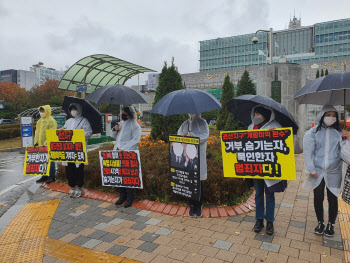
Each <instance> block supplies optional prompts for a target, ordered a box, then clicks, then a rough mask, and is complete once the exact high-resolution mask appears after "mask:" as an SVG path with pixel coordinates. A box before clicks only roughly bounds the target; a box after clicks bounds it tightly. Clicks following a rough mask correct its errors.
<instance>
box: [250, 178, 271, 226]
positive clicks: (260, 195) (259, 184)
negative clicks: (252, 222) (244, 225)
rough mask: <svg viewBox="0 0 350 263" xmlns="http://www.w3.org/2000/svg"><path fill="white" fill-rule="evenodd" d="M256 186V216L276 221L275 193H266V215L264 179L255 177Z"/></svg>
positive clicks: (268, 220)
mask: <svg viewBox="0 0 350 263" xmlns="http://www.w3.org/2000/svg"><path fill="white" fill-rule="evenodd" d="M253 181H254V188H255V206H256V208H255V218H256V219H266V221H267V222H273V221H275V194H274V193H272V194H266V215H265V206H264V205H265V200H264V194H265V191H264V188H265V183H264V180H262V179H254V180H253Z"/></svg>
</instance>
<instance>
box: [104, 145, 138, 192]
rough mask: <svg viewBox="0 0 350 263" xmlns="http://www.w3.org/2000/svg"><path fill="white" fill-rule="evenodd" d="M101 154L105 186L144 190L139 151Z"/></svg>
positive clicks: (105, 152)
mask: <svg viewBox="0 0 350 263" xmlns="http://www.w3.org/2000/svg"><path fill="white" fill-rule="evenodd" d="M99 153H100V166H101V175H102V185H103V186H112V187H128V188H143V184H142V172H141V161H140V152H139V151H138V150H137V151H123V152H120V151H100V152H99Z"/></svg>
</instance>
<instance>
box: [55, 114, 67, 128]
mask: <svg viewBox="0 0 350 263" xmlns="http://www.w3.org/2000/svg"><path fill="white" fill-rule="evenodd" d="M52 118H53V119H54V120H55V121H56V122H57V128H62V127H63V126H64V124H65V123H66V115H59V114H58V115H52Z"/></svg>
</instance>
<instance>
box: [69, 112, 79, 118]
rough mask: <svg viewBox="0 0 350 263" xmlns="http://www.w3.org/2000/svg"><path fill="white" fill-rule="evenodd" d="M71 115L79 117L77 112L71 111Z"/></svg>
mask: <svg viewBox="0 0 350 263" xmlns="http://www.w3.org/2000/svg"><path fill="white" fill-rule="evenodd" d="M70 114H71V115H72V117H73V118H75V117H77V115H78V112H77V111H76V110H71V112H70Z"/></svg>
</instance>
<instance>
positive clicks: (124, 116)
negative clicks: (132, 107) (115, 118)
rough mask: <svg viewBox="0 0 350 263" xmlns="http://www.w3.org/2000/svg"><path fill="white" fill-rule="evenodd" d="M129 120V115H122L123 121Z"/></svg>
mask: <svg viewBox="0 0 350 263" xmlns="http://www.w3.org/2000/svg"><path fill="white" fill-rule="evenodd" d="M127 119H129V117H128V115H126V114H124V113H122V120H123V121H126V120H127Z"/></svg>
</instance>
